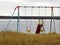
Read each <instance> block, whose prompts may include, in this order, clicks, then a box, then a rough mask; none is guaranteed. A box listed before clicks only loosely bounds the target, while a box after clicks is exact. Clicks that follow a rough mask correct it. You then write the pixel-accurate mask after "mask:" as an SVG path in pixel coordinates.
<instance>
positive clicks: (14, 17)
mask: <svg viewBox="0 0 60 45" xmlns="http://www.w3.org/2000/svg"><path fill="white" fill-rule="evenodd" d="M25 7H26V8H32V7H33V8H60V6H53V7H52V6H16V8H17V9H18V16H13V15H12V16H0V19H17V32H18V31H19V19H51V20H52V19H56V20H60V16H19V9H20V8H25ZM16 8H15V9H16ZM13 13H14V12H13ZM10 21H11V20H10ZM10 21H9V23H10ZM9 23H8V24H7V27H8V25H9Z"/></svg>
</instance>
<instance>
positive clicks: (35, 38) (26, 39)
mask: <svg viewBox="0 0 60 45" xmlns="http://www.w3.org/2000/svg"><path fill="white" fill-rule="evenodd" d="M0 45H60V35H59V34H24V33H19V32H0Z"/></svg>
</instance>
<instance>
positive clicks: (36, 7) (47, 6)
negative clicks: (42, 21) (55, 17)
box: [16, 6, 60, 8]
mask: <svg viewBox="0 0 60 45" xmlns="http://www.w3.org/2000/svg"><path fill="white" fill-rule="evenodd" d="M16 7H17V6H16ZM19 7H21V8H31V7H32V8H51V7H53V8H60V6H19Z"/></svg>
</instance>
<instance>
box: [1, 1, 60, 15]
mask: <svg viewBox="0 0 60 45" xmlns="http://www.w3.org/2000/svg"><path fill="white" fill-rule="evenodd" d="M17 5H37V6H38V5H41V6H59V5H60V0H0V15H11V14H12V12H13V10H14V8H15V7H16V6H17Z"/></svg>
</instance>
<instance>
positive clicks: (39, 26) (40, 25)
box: [36, 24, 43, 34]
mask: <svg viewBox="0 0 60 45" xmlns="http://www.w3.org/2000/svg"><path fill="white" fill-rule="evenodd" d="M42 26H43V25H42V24H38V26H37V29H36V34H39V33H40V31H41V28H42Z"/></svg>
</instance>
